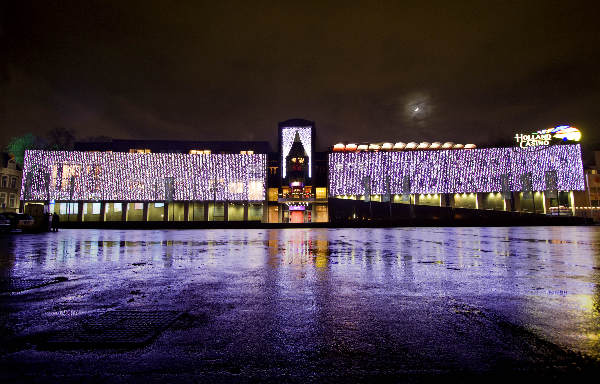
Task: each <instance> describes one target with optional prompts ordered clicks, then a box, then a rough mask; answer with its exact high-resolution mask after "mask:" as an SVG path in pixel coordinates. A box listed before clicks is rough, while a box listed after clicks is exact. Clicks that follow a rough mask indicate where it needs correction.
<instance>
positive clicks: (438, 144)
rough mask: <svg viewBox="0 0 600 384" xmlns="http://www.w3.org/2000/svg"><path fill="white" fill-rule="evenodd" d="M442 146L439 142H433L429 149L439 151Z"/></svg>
mask: <svg viewBox="0 0 600 384" xmlns="http://www.w3.org/2000/svg"><path fill="white" fill-rule="evenodd" d="M441 146H442V143H440V142H439V141H435V142H433V143H431V145H430V146H429V149H439V148H440V147H441Z"/></svg>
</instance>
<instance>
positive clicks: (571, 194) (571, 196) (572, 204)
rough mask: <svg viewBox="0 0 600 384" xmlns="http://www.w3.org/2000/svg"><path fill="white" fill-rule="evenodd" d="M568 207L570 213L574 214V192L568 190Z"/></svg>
mask: <svg viewBox="0 0 600 384" xmlns="http://www.w3.org/2000/svg"><path fill="white" fill-rule="evenodd" d="M569 207H570V208H571V213H572V214H573V216H575V194H574V193H573V191H569Z"/></svg>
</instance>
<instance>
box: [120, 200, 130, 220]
mask: <svg viewBox="0 0 600 384" xmlns="http://www.w3.org/2000/svg"><path fill="white" fill-rule="evenodd" d="M128 205H129V203H121V221H127V208H128Z"/></svg>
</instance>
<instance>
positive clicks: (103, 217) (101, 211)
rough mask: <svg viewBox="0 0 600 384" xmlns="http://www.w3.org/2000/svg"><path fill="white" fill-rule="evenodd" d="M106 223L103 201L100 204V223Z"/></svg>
mask: <svg viewBox="0 0 600 384" xmlns="http://www.w3.org/2000/svg"><path fill="white" fill-rule="evenodd" d="M104 221H106V203H105V202H104V201H103V202H101V203H100V222H104Z"/></svg>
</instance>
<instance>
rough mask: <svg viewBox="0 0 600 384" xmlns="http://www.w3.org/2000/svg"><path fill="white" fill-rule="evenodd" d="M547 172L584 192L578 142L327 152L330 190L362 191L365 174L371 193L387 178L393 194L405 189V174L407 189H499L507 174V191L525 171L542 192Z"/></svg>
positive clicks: (566, 186) (559, 184)
mask: <svg viewBox="0 0 600 384" xmlns="http://www.w3.org/2000/svg"><path fill="white" fill-rule="evenodd" d="M548 171H556V175H557V187H558V189H559V190H562V191H569V190H583V189H584V176H583V163H582V160H581V146H580V145H579V144H574V145H554V146H548V147H530V148H481V149H456V150H432V151H400V152H351V153H331V154H330V155H329V188H330V192H329V194H330V196H342V195H362V194H364V184H363V180H365V177H369V178H370V187H371V193H372V194H384V193H387V188H386V180H387V178H388V177H389V180H390V193H392V194H401V193H403V190H402V180H403V178H404V179H405V178H406V177H408V178H409V179H410V193H419V194H421V193H423V194H425V193H471V192H500V191H502V190H503V186H502V179H503V178H504V179H506V178H507V177H508V180H509V184H510V185H509V187H510V190H512V191H521V190H522V185H521V182H522V180H523V177H522V175H524V174H528V173H530V177H531V183H532V187H533V189H534V190H538V191H542V190H546V189H547V186H546V177H545V175H546V172H548ZM503 175H507V176H503Z"/></svg>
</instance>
